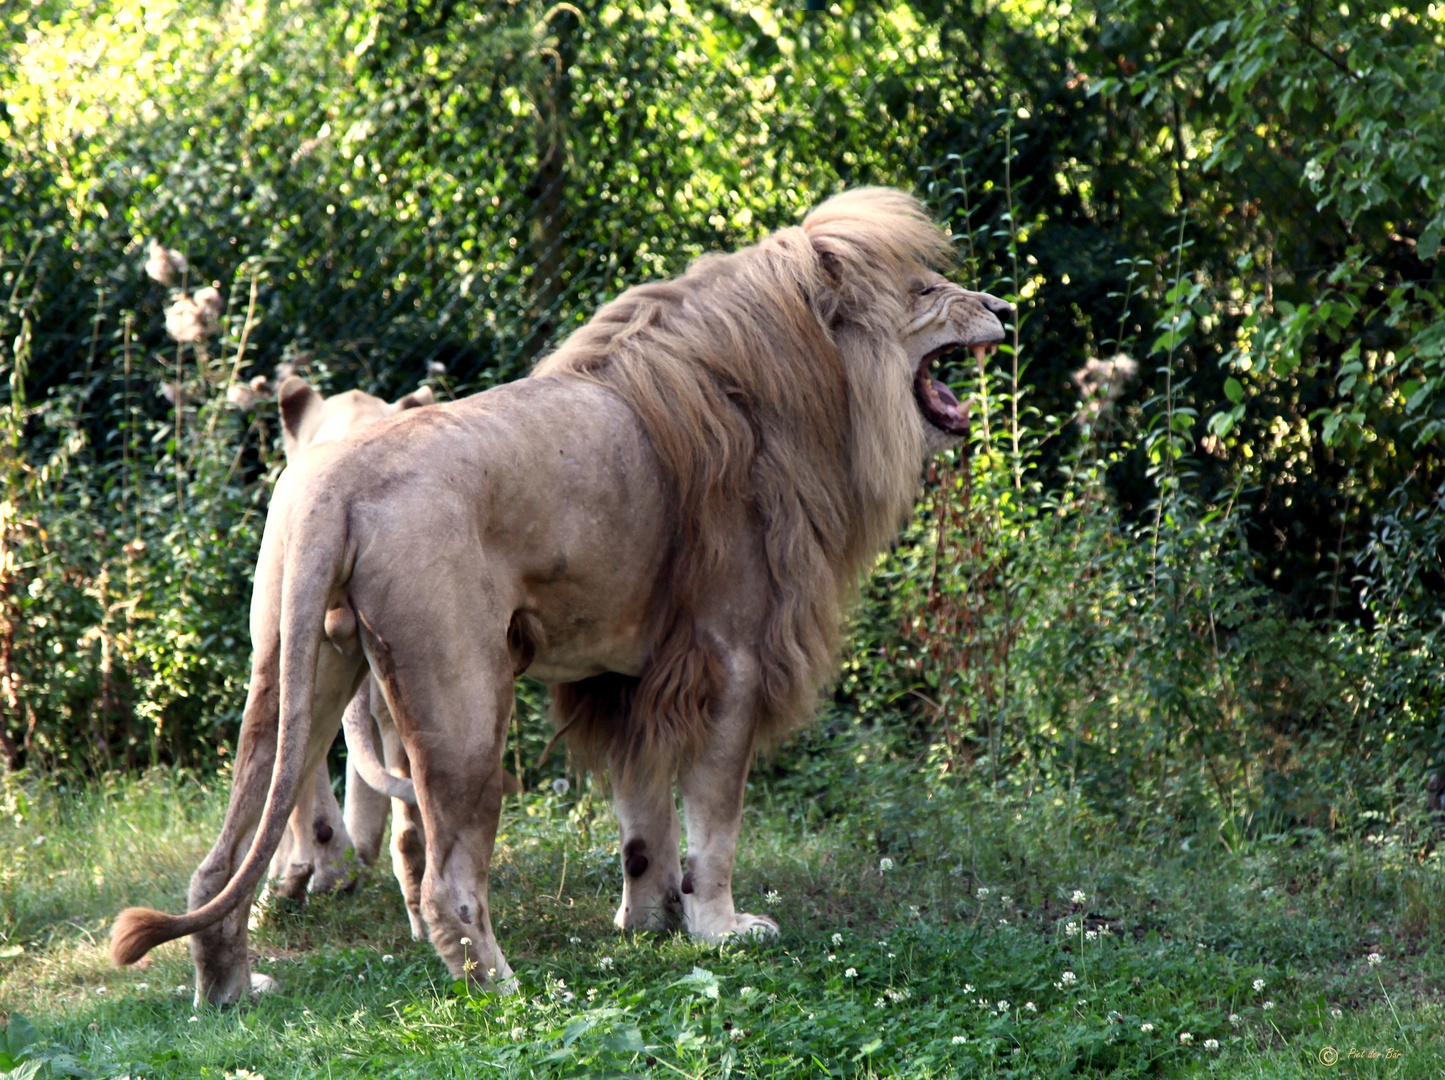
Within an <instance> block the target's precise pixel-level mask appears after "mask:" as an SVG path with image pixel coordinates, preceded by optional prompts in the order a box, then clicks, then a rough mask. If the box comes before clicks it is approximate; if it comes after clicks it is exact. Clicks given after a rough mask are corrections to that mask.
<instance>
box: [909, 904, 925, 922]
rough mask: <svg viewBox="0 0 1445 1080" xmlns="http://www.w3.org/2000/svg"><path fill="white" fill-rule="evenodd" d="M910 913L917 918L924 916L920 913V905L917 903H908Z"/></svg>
mask: <svg viewBox="0 0 1445 1080" xmlns="http://www.w3.org/2000/svg"><path fill="white" fill-rule="evenodd" d="M908 914H909V915H912V916H913V917H914V918H915V919H917V918H921V917H922V916H920V915H919V913H918V905H917V904H909V905H908Z"/></svg>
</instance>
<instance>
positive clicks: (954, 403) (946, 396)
mask: <svg viewBox="0 0 1445 1080" xmlns="http://www.w3.org/2000/svg"><path fill="white" fill-rule="evenodd" d="M928 381H929V382H931V383H932V384H933V393H934V394H935V395H936V396H937V397H938V399H939V400H940V401H942V402H943V403H944V404H945V405H947V406H948V407H949V408H950V409H957V408H958V398H956V397H954V395H953V391H952V390H950V389H949V388H948V387H947V386H945V385H944V384H943V383H941V382H939V381H938V380H937V379H929V380H928Z"/></svg>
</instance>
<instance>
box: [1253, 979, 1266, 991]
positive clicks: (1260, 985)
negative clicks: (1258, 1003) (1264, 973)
mask: <svg viewBox="0 0 1445 1080" xmlns="http://www.w3.org/2000/svg"><path fill="white" fill-rule="evenodd" d="M1264 986H1265V983H1264V980H1263V979H1255V980H1254V992H1255V993H1256V994H1257V993H1259V992H1260V991H1261V990H1263V989H1264Z"/></svg>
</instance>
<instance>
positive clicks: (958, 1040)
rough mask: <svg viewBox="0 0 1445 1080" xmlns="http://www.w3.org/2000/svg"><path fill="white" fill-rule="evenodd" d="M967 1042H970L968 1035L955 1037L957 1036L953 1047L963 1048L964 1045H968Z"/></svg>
mask: <svg viewBox="0 0 1445 1080" xmlns="http://www.w3.org/2000/svg"><path fill="white" fill-rule="evenodd" d="M966 1042H968V1036H967V1035H955V1036H954V1037H953V1045H954V1046H962V1045H963V1044H964V1043H966Z"/></svg>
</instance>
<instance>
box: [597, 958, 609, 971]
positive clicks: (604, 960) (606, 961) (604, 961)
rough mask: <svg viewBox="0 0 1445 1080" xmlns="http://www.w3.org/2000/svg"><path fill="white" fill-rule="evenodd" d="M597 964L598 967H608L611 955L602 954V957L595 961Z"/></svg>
mask: <svg viewBox="0 0 1445 1080" xmlns="http://www.w3.org/2000/svg"><path fill="white" fill-rule="evenodd" d="M597 966H598V967H600V968H610V967H611V966H612V957H610V956H604V957H602V959H600V960H598V961H597Z"/></svg>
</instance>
